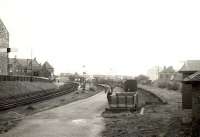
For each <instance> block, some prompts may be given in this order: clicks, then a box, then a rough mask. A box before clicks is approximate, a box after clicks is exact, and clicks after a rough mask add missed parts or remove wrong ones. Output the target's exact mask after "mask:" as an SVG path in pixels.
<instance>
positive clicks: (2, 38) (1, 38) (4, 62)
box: [0, 19, 9, 75]
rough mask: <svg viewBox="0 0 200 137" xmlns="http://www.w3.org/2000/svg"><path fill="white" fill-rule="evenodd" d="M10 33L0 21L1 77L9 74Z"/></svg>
mask: <svg viewBox="0 0 200 137" xmlns="http://www.w3.org/2000/svg"><path fill="white" fill-rule="evenodd" d="M8 47H9V33H8V31H7V29H6V27H5V25H4V24H3V22H2V21H1V19H0V75H7V74H8V52H7V48H8Z"/></svg>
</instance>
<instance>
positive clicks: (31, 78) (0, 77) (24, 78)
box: [0, 75, 51, 82]
mask: <svg viewBox="0 0 200 137" xmlns="http://www.w3.org/2000/svg"><path fill="white" fill-rule="evenodd" d="M1 81H41V82H51V80H49V79H48V78H44V77H35V76H8V75H0V82H1Z"/></svg>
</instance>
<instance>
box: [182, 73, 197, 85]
mask: <svg viewBox="0 0 200 137" xmlns="http://www.w3.org/2000/svg"><path fill="white" fill-rule="evenodd" d="M183 81H184V82H189V81H200V71H198V72H196V73H194V74H192V75H190V76H188V77H186V78H185V79H184V80H183Z"/></svg>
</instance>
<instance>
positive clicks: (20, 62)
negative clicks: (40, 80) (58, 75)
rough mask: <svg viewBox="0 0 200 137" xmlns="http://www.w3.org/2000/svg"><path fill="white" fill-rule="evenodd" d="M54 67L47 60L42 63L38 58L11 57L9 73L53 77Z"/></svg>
mask: <svg viewBox="0 0 200 137" xmlns="http://www.w3.org/2000/svg"><path fill="white" fill-rule="evenodd" d="M53 74H54V68H53V67H52V66H51V65H50V63H48V62H47V61H46V62H45V63H44V64H43V65H41V64H40V63H38V61H37V59H36V58H34V59H19V58H10V59H9V75H17V76H19V75H23V76H39V77H47V78H49V77H52V76H53Z"/></svg>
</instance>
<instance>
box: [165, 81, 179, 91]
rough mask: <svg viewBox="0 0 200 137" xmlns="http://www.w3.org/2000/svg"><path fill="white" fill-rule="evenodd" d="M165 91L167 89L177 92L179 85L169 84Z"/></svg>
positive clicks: (176, 83)
mask: <svg viewBox="0 0 200 137" xmlns="http://www.w3.org/2000/svg"><path fill="white" fill-rule="evenodd" d="M167 89H169V90H179V89H180V84H179V83H178V82H169V83H168V86H167Z"/></svg>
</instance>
